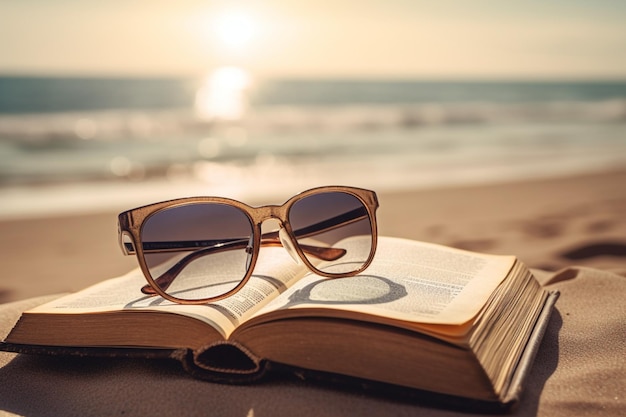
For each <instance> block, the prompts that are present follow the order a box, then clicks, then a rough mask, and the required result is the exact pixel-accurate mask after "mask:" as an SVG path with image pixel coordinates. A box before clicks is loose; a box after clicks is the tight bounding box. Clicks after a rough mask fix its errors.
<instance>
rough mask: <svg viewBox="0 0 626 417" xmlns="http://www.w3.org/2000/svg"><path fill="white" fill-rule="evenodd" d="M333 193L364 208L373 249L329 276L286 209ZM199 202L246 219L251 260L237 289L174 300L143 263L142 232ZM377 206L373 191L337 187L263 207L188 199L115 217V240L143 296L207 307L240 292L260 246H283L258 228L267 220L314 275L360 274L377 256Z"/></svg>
mask: <svg viewBox="0 0 626 417" xmlns="http://www.w3.org/2000/svg"><path fill="white" fill-rule="evenodd" d="M332 192H339V193H345V194H349V195H352V196H354V197H356V198H357V199H358V200H359V201H360V202H361V203H362V204H363V207H365V209H366V210H367V215H368V220H369V222H370V229H371V231H372V246H371V248H370V253H369V256H368V259H367V261H366V262H365V263H364V264H363V265H362V266H361V267H360V268H359V269H357V270H355V271H350V272H347V273H339V274H337V273H328V272H324V271H320V270H318V269H317V268H316V267H315V266H313V264H312V263H311V262H310V261H309V260H308V258H307V256H306V255H305V254H304V252H303V250H302V248H301V246H300V244H299V243H298V242H297V239H296V238H295V234H294V231H293V229H292V227H291V224H290V222H289V210H290V209H291V207H292V206H293V205H294V204H295V203H296V202H297V201H299V200H301V199H303V198H305V197H309V196H312V195H315V194H326V193H332ZM198 203H215V204H225V205H230V206H233V207H236V208H238V209H239V210H241V211H242V212H243V213H244V214H245V215H246V216H247V217H248V219H249V220H250V224H251V226H252V233H253V244H252V257H251V260H250V266H249V267H248V269H247V271H246V274H245V276H244V277H243V278H242V279H241V281H240V282H239V284H237V286H236V287H234V288H233V289H231V290H230V291H228V292H226V293H224V294H221V295H218V296H215V297H209V298H202V299H194V300H187V299H183V298H177V297H175V296H172V295H170V294H168V293H167V292H166V291H164V290H163V289H162V288H161V287H160V286H159V285H158V284H157V283H156V282H155V279H154V278H153V277H152V274H151V273H150V270H149V268H148V265H147V263H146V260H145V256H144V249H143V245H142V244H141V231H142V227H143V225H144V223H145V222H146V220H147V219H148V218H150V217H151V216H153V215H154V214H156V213H158V212H160V211H162V210H165V209H172V208H174V207H180V206H185V205H191V204H198ZM378 207H379V204H378V198H377V196H376V193H375V192H374V191H370V190H366V189H363V188H357V187H346V186H336V185H334V186H325V187H317V188H312V189H310V190H306V191H303V192H301V193H299V194H297V195H295V196H293V197H291V198H290V199H289V200H287V201H286V202H285V203H283V204H282V205H264V206H259V207H252V206H250V205H248V204H245V203H242V202H240V201H237V200H233V199H230V198H224V197H187V198H179V199H174V200H168V201H163V202H159V203H154V204H149V205H146V206H142V207H137V208H134V209H131V210H127V211H124V212H122V213H120V214H119V215H118V239H119V244H120V247H121V249H122V252H123V253H124V255H133V254H134V255H136V256H137V260H138V262H139V266H140V268H141V271H142V272H143V275H144V277H145V278H146V280H147V281H148V285H147V286H145V287H144V288H143V289H142V291H143V292H144V293H146V294H151V295H156V294H158V295H160V296H161V297H163V298H165V299H166V300H169V301H172V302H175V303H179V304H207V303H210V302H214V301H219V300H222V299H224V298H227V297H229V296H231V295H233V294H235V293H236V292H238V291H239V290H241V288H243V287H244V286H245V285H246V283H247V282H248V281H249V280H250V277H251V276H252V275H253V272H254V268H255V266H256V262H257V259H258V257H259V251H260V248H261V246H262V245H271V246H283V245H282V243H281V241H280V239H279V237H278V232H270V233H269V234H265V235H263V233H262V229H261V227H262V224H263V222H264V221H266V220H270V219H275V220H277V221H278V222H279V223H280V225H281V226H282V227H283V228H284V229H285V231H286V232H287V235H288V237H289V240H290V241H291V242H290V243H291V245H288V246H291V248H285V249H286V250H288V251H291V250H293V251H295V252H296V253H297V255H298V257H299V258H300V260H301V261H302V262H303V263H304V265H306V267H307V268H308V269H309V270H310V271H312V272H314V273H315V274H317V275H320V276H323V277H326V278H342V277H351V276H354V275H357V274H359V273H360V272H363V271H364V270H365V269H366V268H367V267H368V266H369V265H370V264H371V262H372V260H373V259H374V254H375V253H376V245H377V242H378V230H377V224H376V210H377V209H378ZM268 237H269V239H268ZM262 239H265V241H263V240H262Z"/></svg>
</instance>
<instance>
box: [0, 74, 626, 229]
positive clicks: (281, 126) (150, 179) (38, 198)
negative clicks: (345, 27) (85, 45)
mask: <svg viewBox="0 0 626 417" xmlns="http://www.w3.org/2000/svg"><path fill="white" fill-rule="evenodd" d="M220 71H221V72H220ZM624 167H626V81H619V82H609V81H594V82H565V81H564V82H555V81H550V82H548V81H545V82H537V81H533V82H531V81H528V82H523V81H518V82H504V81H493V82H485V81H427V80H391V79H390V80H364V79H363V80H361V79H270V80H254V79H252V77H250V76H249V75H248V74H246V73H244V72H242V71H241V70H237V69H233V68H230V69H222V70H219V71H216V72H215V73H213V74H212V75H210V76H208V77H206V78H202V77H199V78H76V77H66V78H63V77H17V76H15V77H9V76H2V77H0V217H4V218H6V217H15V216H29V215H48V214H50V213H60V212H76V211H85V210H109V209H120V210H123V209H126V208H130V207H133V206H136V205H140V204H146V203H150V202H153V201H157V200H163V199H168V198H175V197H181V196H188V195H224V196H229V197H233V198H239V199H244V200H246V201H249V200H250V199H252V201H261V200H262V201H263V202H264V203H268V202H274V203H280V202H281V201H282V200H284V199H286V198H287V197H289V196H290V195H291V194H293V193H295V192H297V191H300V190H304V189H306V188H310V187H313V186H317V185H324V184H345V185H356V186H362V187H366V188H370V189H374V190H377V191H390V190H394V191H395V190H403V189H415V188H425V187H441V186H449V185H465V184H483V183H493V182H500V181H509V180H517V179H529V178H546V177H553V176H560V175H572V174H577V173H588V172H593V171H600V170H606V169H611V168H624Z"/></svg>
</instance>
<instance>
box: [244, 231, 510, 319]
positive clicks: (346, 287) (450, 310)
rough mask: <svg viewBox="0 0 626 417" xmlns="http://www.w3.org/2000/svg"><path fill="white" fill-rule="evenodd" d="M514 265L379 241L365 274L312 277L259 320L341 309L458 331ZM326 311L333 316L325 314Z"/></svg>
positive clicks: (486, 257)
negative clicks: (454, 327)
mask: <svg viewBox="0 0 626 417" xmlns="http://www.w3.org/2000/svg"><path fill="white" fill-rule="evenodd" d="M350 244H351V243H350ZM356 244H358V242H356ZM345 245H346V243H342V246H345ZM348 252H349V251H348ZM514 261H515V258H514V257H512V256H497V255H484V254H477V253H473V252H468V251H462V250H458V249H452V248H448V247H445V246H440V245H435V244H429V243H423V242H416V241H411V240H405V239H398V238H389V237H381V238H379V242H378V249H377V252H376V256H375V258H374V261H373V263H372V265H371V266H370V267H369V268H368V269H367V270H366V271H365V272H363V273H362V274H360V275H358V276H355V277H351V278H338V279H326V278H322V277H319V276H315V275H312V274H309V275H307V276H305V277H304V278H303V279H301V280H300V281H298V283H296V284H295V285H294V286H293V287H291V288H290V289H289V290H288V291H286V292H285V293H284V294H282V295H281V296H280V297H279V298H278V299H276V300H274V301H273V302H272V303H270V304H269V305H268V306H267V307H265V308H264V309H263V310H262V311H261V312H259V314H258V315H257V316H260V315H262V314H267V313H269V314H268V319H269V318H271V317H277V315H280V314H281V313H280V310H283V311H284V310H286V309H287V310H290V309H303V308H308V309H310V308H314V309H316V312H315V313H316V314H318V315H319V314H322V315H328V316H332V315H333V314H336V313H332V310H337V309H338V310H343V311H349V312H355V313H364V314H369V315H374V316H379V317H384V318H391V319H395V320H402V321H406V322H414V323H430V324H443V325H459V324H463V323H466V322H468V321H469V320H471V319H472V318H473V317H474V316H476V315H477V314H478V312H479V311H480V309H481V308H482V307H483V306H484V305H485V303H486V301H487V299H488V298H489V296H490V295H491V294H492V293H493V291H494V290H495V289H496V287H497V286H498V285H499V284H500V283H501V282H502V280H503V279H504V278H505V277H506V275H507V273H508V272H509V270H510V269H511V267H512V265H513V263H514ZM324 309H328V310H329V312H328V313H327V314H324V313H323V310H324ZM272 310H275V311H278V312H277V313H271V312H272ZM255 321H256V320H255Z"/></svg>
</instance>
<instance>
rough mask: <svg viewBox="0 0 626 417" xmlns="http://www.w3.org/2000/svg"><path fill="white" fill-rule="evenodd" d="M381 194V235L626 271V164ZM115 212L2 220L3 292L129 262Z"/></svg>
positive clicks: (46, 288)
mask: <svg viewBox="0 0 626 417" xmlns="http://www.w3.org/2000/svg"><path fill="white" fill-rule="evenodd" d="M378 194H379V200H380V205H381V207H380V210H379V213H378V220H379V233H380V234H381V235H388V236H398V237H406V238H410V239H416V240H423V241H428V242H434V243H441V244H445V245H449V246H454V247H458V248H464V249H470V250H475V251H480V252H486V253H495V254H513V255H516V256H518V257H519V258H520V259H521V260H523V261H524V262H525V263H526V264H527V265H528V266H530V267H531V268H539V269H545V270H558V269H562V268H566V267H568V266H574V265H577V266H588V267H593V268H599V269H605V270H617V271H620V272H622V271H626V215H625V214H626V171H612V172H605V173H598V174H589V175H583V176H576V177H567V178H553V179H546V180H532V181H522V182H516V183H510V184H496V185H482V186H467V187H454V188H439V189H420V190H414V191H409V192H379V193H378ZM288 197H289V196H285V199H286V198H288ZM252 203H254V202H252ZM256 203H258V204H270V203H277V201H259V202H256ZM116 215H117V213H110V212H107V213H95V214H94V213H90V214H80V215H75V216H68V215H65V216H59V217H50V218H35V219H20V220H5V221H0V252H1V253H2V274H1V275H0V302H8V301H14V300H20V299H25V298H29V297H34V296H39V295H47V294H56V293H63V292H71V291H77V290H80V289H82V288H84V287H86V286H88V285H91V284H93V283H96V282H98V281H101V280H103V279H107V278H111V277H114V276H118V275H121V274H124V273H125V272H128V271H129V270H131V269H132V268H135V267H136V266H137V263H136V260H135V258H134V257H130V256H128V257H127V256H123V255H122V253H121V251H120V249H119V247H118V243H117V223H116V222H117V219H116Z"/></svg>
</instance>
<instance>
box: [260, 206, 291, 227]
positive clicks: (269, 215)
mask: <svg viewBox="0 0 626 417" xmlns="http://www.w3.org/2000/svg"><path fill="white" fill-rule="evenodd" d="M258 210H259V211H258V218H257V221H258V223H259V224H261V223H263V222H265V221H266V220H272V219H274V220H276V221H278V222H279V223H280V225H281V226H284V224H285V221H286V218H285V215H286V213H285V210H284V208H283V206H277V205H270V206H263V207H259V208H258Z"/></svg>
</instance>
